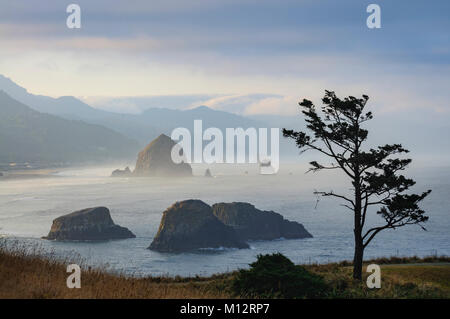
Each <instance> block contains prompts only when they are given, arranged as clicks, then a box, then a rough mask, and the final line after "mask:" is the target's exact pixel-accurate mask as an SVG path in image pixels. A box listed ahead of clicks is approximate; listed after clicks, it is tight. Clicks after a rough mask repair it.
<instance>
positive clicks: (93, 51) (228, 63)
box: [0, 0, 450, 118]
mask: <svg viewBox="0 0 450 319" xmlns="http://www.w3.org/2000/svg"><path fill="white" fill-rule="evenodd" d="M70 3H77V4H78V5H79V6H80V7H81V29H69V28H67V26H66V19H67V16H68V15H69V14H68V13H66V7H67V6H68V5H69V4H70ZM370 3H376V4H378V5H379V6H380V7H381V28H380V29H369V28H368V27H367V25H366V19H367V17H368V16H369V13H367V12H366V8H367V6H368V5H369V4H370ZM449 12H450V1H447V0H444V1H440V0H436V1H423V0H418V1H411V0H409V1H405V0H396V1H392V0H390V1H385V0H383V1H381V0H372V1H360V0H340V1H334V0H329V1H328V0H327V1H320V0H319V1H318V0H277V1H268V0H223V1H222V0H164V1H153V0H141V1H139V0H135V1H117V0H96V1H91V0H71V1H61V0H48V1H44V0H40V1H33V2H31V1H27V0H15V1H9V0H0V74H3V75H5V76H7V77H9V78H11V79H12V80H13V81H15V82H16V83H18V84H19V85H21V86H23V87H25V88H27V89H28V90H29V91H30V92H31V93H35V94H43V95H49V96H54V97H57V96H64V95H73V96H77V97H80V98H82V99H83V100H84V101H86V102H88V103H90V104H92V105H93V106H97V107H102V108H107V107H108V105H109V107H111V108H112V109H113V110H114V111H123V112H132V113H133V112H134V113H136V112H139V110H140V106H139V105H140V104H139V103H137V102H136V97H140V98H143V101H146V100H145V98H146V97H150V98H151V99H153V100H154V99H155V98H158V97H161V96H163V97H168V96H169V97H171V101H175V100H176V101H177V102H176V103H175V102H174V105H175V104H176V105H180V106H179V107H192V106H194V105H196V104H204V105H207V106H209V107H212V108H215V109H221V110H228V111H231V112H234V113H238V114H245V115H253V114H278V115H286V116H290V115H293V114H295V113H297V112H298V110H297V102H298V101H299V100H300V99H302V98H304V97H306V98H310V99H313V100H318V99H319V98H320V97H321V96H322V95H323V92H324V90H325V89H328V90H334V91H336V92H337V93H338V94H339V95H356V96H358V95H361V94H367V95H369V96H370V97H371V103H373V104H374V105H375V106H376V108H377V111H379V112H382V113H389V112H393V113H396V112H397V113H398V112H404V111H405V110H408V111H416V112H419V113H420V112H423V111H431V112H432V113H433V114H434V115H435V116H436V117H439V118H442V117H450V107H449V105H448V100H449V98H450V93H449V92H450V90H449V87H450V72H449V71H450V36H449V30H450V19H449V18H448V13H449ZM119 97H120V99H118V98H119ZM174 98H175V100H174ZM166 102H167V101H166ZM161 103H162V102H161ZM177 107H178V106H177Z"/></svg>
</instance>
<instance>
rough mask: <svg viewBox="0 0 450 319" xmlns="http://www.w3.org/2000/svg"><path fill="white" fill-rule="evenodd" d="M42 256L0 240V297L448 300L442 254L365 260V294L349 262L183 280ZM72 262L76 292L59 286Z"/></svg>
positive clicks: (259, 265) (263, 263)
mask: <svg viewBox="0 0 450 319" xmlns="http://www.w3.org/2000/svg"><path fill="white" fill-rule="evenodd" d="M46 256H47V257H45V258H44V257H42V252H41V251H39V249H33V250H32V251H31V250H30V248H29V247H26V248H25V247H20V246H14V247H12V246H9V247H6V245H5V244H4V242H0V298H188V299H189V298H240V297H255V298H306V297H310V298H317V297H320V298H450V258H449V257H428V258H424V259H420V258H417V257H412V258H392V259H388V258H383V259H378V260H372V261H368V263H378V264H380V265H382V266H381V276H382V279H381V288H380V289H368V288H367V286H366V285H365V278H364V281H363V282H361V281H359V280H355V279H353V278H352V265H351V263H350V262H343V263H333V264H326V265H303V266H296V265H294V264H293V263H292V262H291V261H290V260H289V259H287V258H286V257H284V256H283V255H281V254H275V255H267V256H259V257H258V260H257V261H256V262H255V263H253V264H252V265H251V268H250V269H249V270H242V271H236V272H232V273H226V274H219V275H214V276H210V277H191V278H183V277H174V278H168V277H146V278H137V277H133V276H125V275H123V274H114V273H110V272H108V271H106V270H105V269H93V268H90V267H87V266H83V263H82V262H79V261H78V260H79V259H78V258H75V259H74V258H67V259H66V260H60V259H56V258H54V257H53V256H52V255H51V254H50V255H49V254H47V255H46ZM74 262H75V263H78V264H80V265H81V266H82V269H83V270H82V277H81V289H68V288H67V287H66V279H67V276H68V274H67V272H66V265H68V264H71V263H74ZM277 267H279V269H278V268H277ZM363 274H364V276H367V275H368V273H363Z"/></svg>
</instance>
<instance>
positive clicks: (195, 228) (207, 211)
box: [149, 199, 249, 252]
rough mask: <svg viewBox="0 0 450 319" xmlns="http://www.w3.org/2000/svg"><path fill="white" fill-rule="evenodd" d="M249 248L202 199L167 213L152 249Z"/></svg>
mask: <svg viewBox="0 0 450 319" xmlns="http://www.w3.org/2000/svg"><path fill="white" fill-rule="evenodd" d="M220 247H228V248H248V247H249V246H248V244H247V243H245V242H244V241H242V240H241V239H240V238H239V236H238V235H237V234H236V232H235V231H234V229H233V228H232V227H229V226H226V225H224V224H223V223H222V222H221V221H219V220H218V219H217V218H216V217H215V216H214V214H213V213H212V209H211V206H209V205H207V204H206V203H204V202H202V201H200V200H193V199H191V200H186V201H182V202H176V203H175V204H173V205H172V206H170V207H169V208H167V209H166V210H165V211H164V212H163V216H162V219H161V224H160V226H159V229H158V233H157V234H156V237H155V238H154V239H153V242H152V243H151V245H150V247H149V249H151V250H156V251H160V252H182V251H189V250H196V249H200V248H220Z"/></svg>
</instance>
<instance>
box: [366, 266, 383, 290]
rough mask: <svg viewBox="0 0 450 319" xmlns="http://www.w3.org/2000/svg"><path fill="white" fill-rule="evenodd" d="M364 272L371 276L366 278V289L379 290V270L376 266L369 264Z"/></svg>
mask: <svg viewBox="0 0 450 319" xmlns="http://www.w3.org/2000/svg"><path fill="white" fill-rule="evenodd" d="M366 272H370V273H371V274H370V275H369V276H368V277H367V281H366V284H367V288H369V289H373V288H381V268H380V266H379V265H377V264H370V265H368V266H367V269H366Z"/></svg>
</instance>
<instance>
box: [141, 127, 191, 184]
mask: <svg viewBox="0 0 450 319" xmlns="http://www.w3.org/2000/svg"><path fill="white" fill-rule="evenodd" d="M174 145H176V143H175V142H174V141H172V139H171V138H170V137H168V136H166V135H164V134H161V135H160V136H159V137H157V138H156V139H154V140H153V141H152V142H151V143H150V144H148V145H147V146H146V147H145V148H144V149H143V150H142V151H141V152H140V153H139V154H138V158H137V161H136V168H135V170H134V172H133V174H134V175H136V176H172V177H181V176H192V168H191V165H189V164H188V163H185V162H182V163H180V164H176V163H174V162H173V161H172V157H171V152H172V148H173V146H174ZM181 151H182V150H180V152H181Z"/></svg>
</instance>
